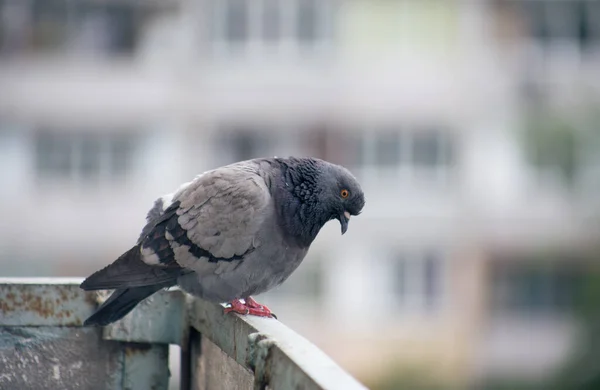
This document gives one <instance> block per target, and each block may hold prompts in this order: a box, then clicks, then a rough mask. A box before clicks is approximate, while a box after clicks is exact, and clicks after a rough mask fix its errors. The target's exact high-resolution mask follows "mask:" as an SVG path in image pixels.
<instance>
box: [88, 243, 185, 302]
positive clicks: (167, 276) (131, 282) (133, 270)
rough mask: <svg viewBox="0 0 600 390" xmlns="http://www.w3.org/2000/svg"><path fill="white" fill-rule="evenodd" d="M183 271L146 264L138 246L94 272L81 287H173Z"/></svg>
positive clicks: (109, 288) (100, 288)
mask: <svg viewBox="0 0 600 390" xmlns="http://www.w3.org/2000/svg"><path fill="white" fill-rule="evenodd" d="M181 271H182V270H181V268H180V267H160V266H152V265H149V264H147V263H145V262H144V261H143V259H142V253H141V248H140V245H136V246H134V247H133V248H131V249H129V250H128V251H127V252H125V253H123V254H122V255H121V256H119V258H118V259H117V260H115V261H114V262H113V263H112V264H110V265H108V266H106V267H104V268H103V269H101V270H99V271H96V272H94V273H93V274H92V275H90V276H89V277H88V278H86V279H85V280H84V281H83V283H81V285H80V287H81V288H82V289H84V290H86V291H90V290H115V289H124V288H128V287H143V286H154V285H163V284H168V285H173V284H175V283H176V281H177V278H178V277H179V275H180V274H181Z"/></svg>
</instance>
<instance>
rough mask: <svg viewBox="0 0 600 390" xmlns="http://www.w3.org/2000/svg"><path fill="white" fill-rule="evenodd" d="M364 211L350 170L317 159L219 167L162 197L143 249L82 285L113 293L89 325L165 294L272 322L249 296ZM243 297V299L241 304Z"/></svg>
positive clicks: (257, 161)
mask: <svg viewBox="0 0 600 390" xmlns="http://www.w3.org/2000/svg"><path fill="white" fill-rule="evenodd" d="M364 204H365V198H364V194H363V191H362V189H361V187H360V185H359V184H358V182H357V180H356V179H355V178H354V176H352V174H351V173H350V172H349V171H348V170H347V169H346V168H344V167H341V166H339V165H335V164H331V163H329V162H326V161H323V160H319V159H315V158H294V157H291V158H288V159H284V158H276V157H275V158H260V159H253V160H248V161H242V162H238V163H235V164H231V165H227V166H224V167H221V168H217V169H214V170H211V171H208V172H205V173H203V174H201V175H198V176H197V177H196V178H194V180H192V181H191V182H189V183H186V184H184V185H182V186H181V187H180V188H179V189H178V190H177V191H176V192H175V193H173V194H170V195H167V196H163V197H161V198H159V199H157V200H156V201H155V203H154V206H153V207H152V209H151V210H150V211H149V212H148V215H147V217H146V221H147V224H146V226H145V227H144V228H143V230H142V233H141V235H140V237H139V239H138V241H137V244H136V245H135V246H134V247H133V248H131V249H130V250H128V251H127V252H125V253H124V254H123V255H121V256H120V257H119V258H118V259H117V260H116V261H114V262H113V263H112V264H110V265H109V266H107V267H105V268H103V269H101V270H100V271H97V272H95V273H94V274H92V275H91V276H90V277H88V278H87V279H85V280H84V281H83V283H82V284H81V288H82V289H84V290H113V289H114V290H115V291H114V292H113V293H112V295H111V296H110V297H109V298H108V299H107V300H106V301H105V302H104V303H103V304H102V305H101V306H100V307H99V309H98V311H97V312H96V313H94V314H93V315H92V316H90V317H89V318H88V319H87V320H86V321H85V323H84V325H102V326H104V325H107V324H110V323H112V322H115V321H117V320H119V319H121V318H122V317H124V316H125V315H126V314H127V313H129V312H130V311H131V310H132V309H133V308H134V307H135V306H136V305H137V304H138V303H139V302H141V301H142V300H144V299H146V298H147V297H149V296H150V295H152V294H154V293H155V292H157V291H159V290H160V289H163V288H168V287H171V286H174V285H178V286H179V287H180V288H181V289H182V290H184V291H186V292H188V293H190V294H192V295H194V296H198V297H201V298H203V299H206V300H209V301H213V302H221V303H225V302H228V303H230V305H229V306H228V307H227V308H226V309H225V312H231V311H233V312H236V313H240V314H252V315H257V316H271V315H272V313H271V311H270V310H269V309H268V308H267V307H266V306H263V305H260V304H259V303H257V302H256V301H255V300H254V299H253V298H252V297H251V295H255V294H260V293H263V292H265V291H267V290H269V289H271V288H273V287H276V286H278V285H279V284H281V283H282V282H283V281H285V280H286V279H287V277H288V276H290V274H291V273H292V272H293V271H294V270H295V269H296V268H297V267H298V265H300V263H301V262H302V260H303V259H304V257H305V256H306V253H307V251H308V248H309V247H310V245H311V243H312V242H313V240H314V239H315V238H316V236H317V234H318V233H319V230H320V229H321V228H322V227H323V225H324V224H325V223H326V222H328V221H330V220H332V219H337V220H339V222H340V224H341V228H342V234H344V233H345V232H346V230H347V229H348V222H349V220H350V216H352V215H358V214H360V212H361V210H362V208H363V206H364ZM242 299H243V301H242Z"/></svg>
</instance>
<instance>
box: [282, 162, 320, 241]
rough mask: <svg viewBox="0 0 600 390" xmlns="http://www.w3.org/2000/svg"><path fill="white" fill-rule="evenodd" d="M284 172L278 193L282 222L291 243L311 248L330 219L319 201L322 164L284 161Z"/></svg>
mask: <svg viewBox="0 0 600 390" xmlns="http://www.w3.org/2000/svg"><path fill="white" fill-rule="evenodd" d="M282 173H283V174H282V182H281V183H280V185H279V186H278V188H277V191H278V194H277V196H276V199H278V200H279V201H278V202H276V203H277V208H278V210H277V214H278V219H279V222H280V224H281V226H282V228H283V230H284V231H285V233H286V236H287V238H288V239H289V240H290V241H291V242H292V243H294V244H296V245H297V246H300V247H305V248H308V247H309V246H310V244H312V242H313V241H314V239H315V238H316V237H317V235H318V234H319V231H320V230H321V228H322V227H323V225H325V223H326V222H327V221H328V220H329V219H330V218H329V216H326V215H325V213H323V212H322V210H321V204H320V202H319V201H318V191H319V189H318V186H317V182H318V179H319V174H320V171H319V167H318V166H317V164H316V163H314V162H313V161H310V160H309V161H306V162H304V163H303V164H302V163H301V164H296V165H293V166H292V165H291V164H287V163H285V162H282Z"/></svg>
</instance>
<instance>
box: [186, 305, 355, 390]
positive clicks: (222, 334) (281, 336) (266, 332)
mask: <svg viewBox="0 0 600 390" xmlns="http://www.w3.org/2000/svg"><path fill="white" fill-rule="evenodd" d="M188 312H189V314H190V325H191V326H193V327H194V328H195V329H197V330H198V331H199V332H200V333H202V334H203V335H204V336H206V337H208V339H210V340H211V341H212V342H213V343H215V344H216V345H217V346H218V347H219V348H221V349H222V350H223V351H224V352H225V353H226V354H227V355H229V356H230V357H231V358H233V359H235V360H236V361H237V362H238V363H239V364H241V365H242V366H244V367H246V368H247V369H249V370H251V371H253V372H254V376H255V388H257V389H264V388H266V386H267V385H268V386H269V387H270V388H274V389H279V388H282V389H287V388H302V389H344V390H359V389H361V390H364V389H366V387H364V386H363V385H362V384H361V383H359V382H358V381H357V380H356V379H354V378H353V377H352V376H351V375H350V374H348V373H347V372H345V371H344V370H343V369H342V368H341V367H339V366H338V365H337V364H336V363H335V362H334V361H333V360H332V359H331V358H329V357H328V356H327V355H326V354H325V353H324V352H323V351H321V350H320V349H319V348H317V347H316V346H315V345H313V344H312V343H310V342H309V341H308V340H306V339H305V338H303V337H302V336H300V335H298V334H297V333H295V332H294V331H292V330H291V329H289V328H288V327H286V326H285V325H283V324H282V323H281V322H279V321H277V320H275V319H272V318H260V317H254V316H239V315H237V314H227V315H225V314H223V306H221V305H215V304H212V303H209V302H206V301H203V300H200V299H192V300H191V301H190V306H189V311H188Z"/></svg>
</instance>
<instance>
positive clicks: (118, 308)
mask: <svg viewBox="0 0 600 390" xmlns="http://www.w3.org/2000/svg"><path fill="white" fill-rule="evenodd" d="M171 285H172V284H160V285H154V286H145V287H134V288H123V289H119V290H116V291H115V292H113V293H112V295H111V296H110V297H109V298H108V299H107V300H106V301H105V302H104V303H103V304H102V305H100V307H99V308H98V310H97V311H96V312H95V313H94V314H92V315H91V316H90V317H89V318H88V319H87V320H85V322H84V323H83V325H84V326H88V325H100V326H106V325H108V324H110V323H113V322H115V321H118V320H120V319H121V318H123V317H125V316H126V315H127V314H128V313H129V312H130V311H132V310H133V308H134V307H135V306H136V305H137V304H138V303H140V302H141V301H143V300H144V299H146V298H148V297H149V296H150V295H152V294H154V293H155V292H157V291H158V290H160V289H162V288H166V287H170V286H171Z"/></svg>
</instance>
